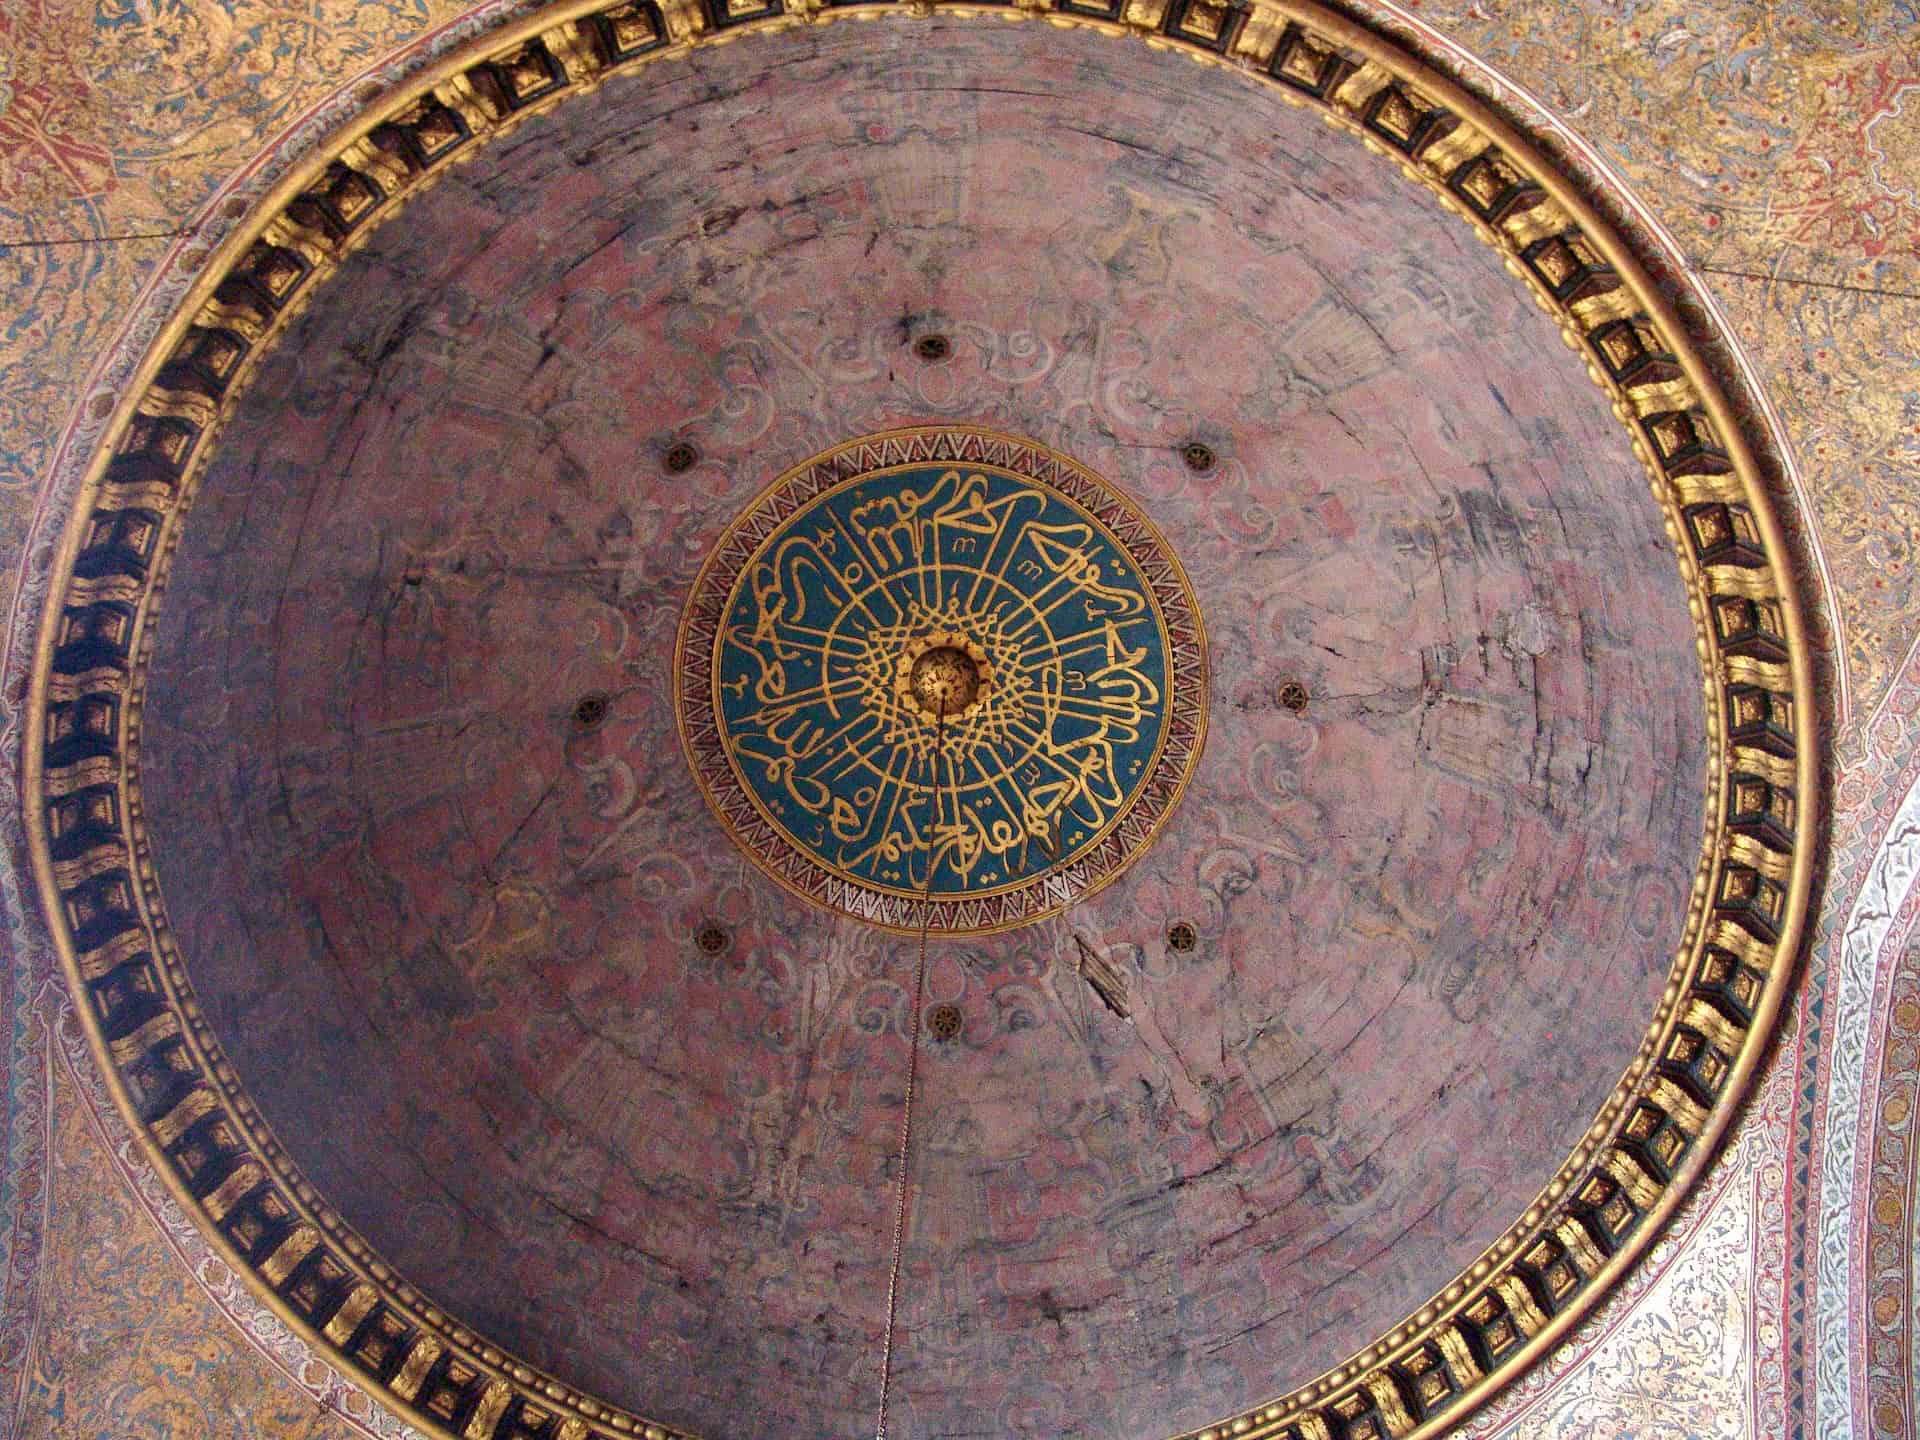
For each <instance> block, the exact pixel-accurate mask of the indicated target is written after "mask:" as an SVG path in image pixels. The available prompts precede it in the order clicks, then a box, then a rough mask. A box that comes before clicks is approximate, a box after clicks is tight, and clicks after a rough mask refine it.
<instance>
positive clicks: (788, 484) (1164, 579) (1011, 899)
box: [673, 425, 1207, 935]
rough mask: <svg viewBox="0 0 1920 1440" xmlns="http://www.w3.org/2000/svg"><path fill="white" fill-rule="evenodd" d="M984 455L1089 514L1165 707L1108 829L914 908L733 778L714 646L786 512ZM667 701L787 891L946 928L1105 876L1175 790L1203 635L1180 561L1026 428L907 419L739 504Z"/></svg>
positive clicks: (1148, 837)
mask: <svg viewBox="0 0 1920 1440" xmlns="http://www.w3.org/2000/svg"><path fill="white" fill-rule="evenodd" d="M945 462H956V463H968V464H974V465H984V466H987V467H989V468H992V469H997V470H1003V471H1008V472H1010V473H1012V474H1015V475H1021V476H1024V477H1025V478H1027V479H1028V480H1031V481H1033V482H1034V483H1035V484H1038V485H1044V486H1046V487H1047V488H1048V489H1051V490H1056V491H1058V492H1059V493H1060V494H1062V495H1064V496H1066V497H1067V498H1068V499H1069V500H1071V501H1072V502H1073V503H1074V504H1075V505H1077V506H1078V507H1080V509H1081V510H1082V511H1083V512H1084V513H1086V514H1089V515H1091V516H1093V517H1094V518H1095V519H1096V520H1098V521H1099V522H1100V524H1101V525H1102V526H1104V527H1105V528H1106V530H1107V532H1108V535H1109V537H1110V538H1112V539H1113V540H1114V541H1115V543H1117V544H1118V545H1119V546H1120V547H1121V549H1122V550H1124V551H1125V553H1126V554H1127V556H1128V558H1129V559H1131V560H1132V561H1133V563H1134V566H1135V568H1136V569H1137V570H1138V571H1139V573H1140V577H1141V580H1142V581H1143V582H1144V583H1145V585H1146V587H1147V589H1148V590H1149V591H1150V592H1151V593H1152V595H1153V605H1154V610H1155V612H1156V613H1155V621H1156V623H1157V625H1158V627H1159V630H1160V635H1161V639H1162V641H1163V643H1164V644H1165V646H1166V655H1167V680H1168V685H1167V690H1168V694H1167V700H1168V704H1167V718H1166V726H1165V729H1164V731H1163V733H1162V735H1161V740H1160V746H1159V749H1158V750H1156V751H1155V752H1154V757H1153V763H1152V765H1151V767H1150V768H1149V769H1148V771H1147V773H1146V774H1145V775H1144V776H1143V777H1141V779H1140V781H1139V782H1138V783H1137V784H1136V785H1135V786H1134V789H1133V792H1132V793H1131V794H1130V795H1129V796H1128V797H1127V801H1126V803H1125V804H1124V805H1123V806H1122V807H1121V809H1120V811H1119V813H1118V815H1117V816H1116V817H1115V818H1114V819H1112V820H1110V821H1109V822H1108V826H1107V832H1106V834H1105V835H1102V836H1100V837H1099V838H1098V839H1097V840H1096V842H1095V843H1093V844H1090V845H1088V846H1087V847H1086V849H1085V850H1084V851H1083V852H1082V853H1080V854H1078V855H1076V856H1075V857H1074V858H1073V859H1072V860H1071V862H1069V863H1067V864H1064V865H1062V866H1060V867H1059V868H1058V869H1056V870H1049V871H1047V872H1046V873H1044V874H1041V875H1037V876H1035V877H1033V878H1032V879H1030V880H1025V881H1021V882H1017V883H1014V884H1011V885H1008V886H1005V887H1004V888H1002V889H1000V890H997V891H994V892H991V893H989V894H985V895H972V896H964V897H958V898H953V899H940V900H937V901H936V902H935V903H934V904H933V905H931V906H929V907H928V908H927V913H926V914H925V915H922V913H921V903H920V900H919V898H918V897H916V896H910V895H902V894H900V893H898V892H896V891H891V890H885V889H881V888H880V887H878V886H872V885H867V884H864V883H862V882H861V881H860V880H859V879H858V878H857V877H855V876H852V875H848V874H846V873H844V872H842V871H837V870H834V869H831V868H829V867H828V866H827V865H825V864H824V863H822V862H821V861H820V859H819V858H818V857H816V856H814V855H812V854H810V853H808V852H806V851H804V850H802V849H800V848H799V847H797V846H795V845H794V844H793V842H792V840H791V839H790V838H789V837H787V836H785V835H783V834H782V833H781V832H780V831H779V830H778V829H776V828H775V826H774V825H773V824H772V823H771V822H770V821H769V819H768V817H767V816H766V815H765V814H764V813H763V812H762V810H761V809H760V807H759V806H758V805H757V804H756V802H755V801H754V800H753V798H752V797H751V795H750V794H749V793H748V790H747V788H746V787H745V786H744V785H743V784H742V783H741V776H740V773H739V770H738V767H737V764H736V762H735V761H734V760H733V759H732V757H730V756H729V755H728V753H727V749H726V743H725V741H724V740H723V738H722V737H721V734H720V727H719V725H718V723H717V720H716V715H717V707H716V705H715V694H714V685H713V677H714V663H715V650H716V644H715V641H716V639H717V635H718V631H719V627H720V617H721V615H722V614H723V613H724V612H725V610H726V605H727V597H728V595H729V593H730V592H731V591H732V589H733V586H734V583H735V580H736V577H738V575H739V574H740V572H741V570H742V569H744V568H745V567H746V565H747V562H748V561H749V560H751V559H752V558H753V554H754V551H755V550H757V549H758V548H759V546H760V543H761V542H762V541H763V540H765V539H766V537H767V536H769V535H771V534H773V533H774V532H775V531H776V530H777V529H779V527H780V526H781V525H783V524H784V523H785V522H786V521H787V520H788V519H789V518H790V517H791V516H792V515H793V514H794V513H795V512H796V511H797V510H799V509H801V508H802V507H804V506H806V505H807V504H809V503H810V502H811V501H813V500H814V499H815V498H817V497H818V496H820V495H823V494H825V493H826V492H827V491H829V490H832V489H834V488H835V487H837V486H840V485H844V484H847V483H849V482H850V481H853V480H857V479H859V478H860V477H861V476H863V475H870V474H873V473H874V472H875V471H879V470H888V469H893V468H895V467H897V466H902V465H915V464H928V463H934V464H940V463H945ZM673 676H674V687H675V692H676V693H675V696H674V711H675V719H676V721H677V722H678V726H679V730H680V743H681V745H682V747H683V748H684V749H685V750H686V752H687V762H688V763H689V764H690V765H691V766H692V767H693V773H694V776H695V778H696V779H698V780H699V782H700V790H701V793H702V794H704V795H705V796H706V797H707V803H708V804H709V805H711V806H712V807H713V811H714V815H715V817H716V818H717V819H718V820H719V821H720V824H721V826H722V827H723V828H724V829H725V830H726V832H727V834H729V835H730V836H732V837H733V841H734V843H735V844H736V845H738V846H739V847H740V848H741V850H742V851H744V852H745V853H746V854H747V855H748V856H749V857H751V858H752V860H753V862H754V863H755V864H757V865H758V866H760V868H761V869H762V870H764V871H766V873H767V874H768V875H770V876H771V877H772V878H773V879H774V880H776V881H778V882H779V883H780V884H781V885H784V886H786V887H787V888H788V889H789V890H792V891H793V892H794V893H795V894H797V895H800V896H803V897H804V898H806V899H808V900H811V901H813V902H814V903H815V904H817V905H822V906H825V907H826V908H828V909H830V910H834V911H836V912H838V913H840V914H843V915H851V916H853V917H854V918H855V919H859V920H865V921H868V922H870V923H871V924H874V925H879V926H883V927H885V928H887V929H890V930H900V931H909V932H911V931H915V930H918V929H919V927H920V925H921V923H922V921H923V920H924V921H925V922H926V924H927V927H928V928H929V929H931V930H937V931H940V932H942V933H944V934H948V935H980V934H987V933H990V932H992V931H997V930H1010V929H1012V928H1013V927H1014V926H1017V925H1025V924H1028V923H1030V922H1032V921H1034V920H1038V919H1041V918H1043V917H1044V916H1047V915H1052V914H1054V913H1056V912H1058V911H1060V910H1063V909H1065V908H1066V907H1067V906H1068V905H1073V904H1078V903H1079V902H1080V901H1082V900H1084V899H1086V898H1087V897H1088V896H1090V895H1092V894H1093V893H1094V892H1096V891H1098V890H1099V889H1100V888H1101V887H1102V886H1104V885H1107V884H1108V883H1110V882H1111V881H1113V880H1114V879H1116V878H1118V876H1119V875H1120V873H1121V871H1123V870H1125V869H1126V868H1127V866H1129V865H1131V864H1132V863H1133V862H1134V860H1136V859H1137V858H1138V857H1139V856H1140V855H1141V854H1142V853H1144V852H1145V850H1146V849H1147V847H1148V846H1149V845H1151V844H1152V843H1153V839H1154V837H1155V836H1156V835H1158V834H1159V833H1160V829H1161V827H1162V826H1163V825H1165V824H1166V821H1167V818H1168V817H1169V816H1170V815H1172V813H1173V810H1174V807H1175V806H1176V805H1177V804H1178V803H1179V801H1180V797H1181V796H1182V795H1183V794H1185V793H1186V789H1187V782H1188V781H1189V780H1190V779H1192V777H1193V769H1194V766H1195V765H1197V764H1198V763H1199V761H1200V750H1201V747H1202V746H1203V745H1204V744H1205V743H1206V734H1207V704H1206V696H1207V645H1206V639H1205V636H1204V634H1203V632H1202V629H1201V622H1200V609H1199V606H1198V605H1197V604H1196V603H1195V601H1194V598H1193V591H1192V590H1191V589H1190V588H1189V586H1188V584H1187V576H1186V572H1185V571H1184V570H1182V569H1181V568H1180V562H1179V561H1178V560H1177V559H1175V558H1174V555H1173V552H1172V550H1171V549H1170V548H1168V545H1167V542H1166V540H1165V539H1164V538H1163V537H1162V536H1161V534H1160V532H1159V531H1158V530H1156V529H1155V528H1154V526H1153V523H1152V522H1151V521H1150V520H1148V519H1147V518H1146V517H1145V516H1144V515H1142V514H1141V513H1140V512H1139V511H1138V510H1137V509H1135V508H1134V507H1133V505H1131V504H1130V503H1128V501H1127V500H1126V499H1125V498H1124V497H1123V496H1121V495H1120V494H1119V493H1118V492H1117V491H1115V490H1114V489H1113V488H1112V487H1111V486H1109V485H1107V484H1106V483H1105V482H1104V481H1102V480H1100V479H1099V478H1098V477H1097V476H1095V475H1094V474H1093V473H1092V472H1091V471H1089V470H1087V469H1086V468H1085V467H1084V466H1081V465H1078V464H1076V463H1074V462H1073V461H1072V460H1070V459H1068V458H1067V457H1066V456H1064V455H1061V454H1058V453H1057V452H1055V451H1053V450H1050V449H1048V448H1047V447H1046V446H1044V445H1040V444H1038V443H1036V442H1034V441H1031V440H1019V439H1015V438H1014V437H1012V436H1010V435H1003V434H1001V433H999V432H998V431H994V430H985V429H980V428H977V427H975V426H971V425H916V426H911V427H909V428H906V429H901V430H889V431H886V432H884V433H881V434H878V435H867V436H863V437H861V438H860V439H858V440H850V441H847V442H846V443H845V444H842V445H836V446H835V447H834V448H833V449H831V450H829V451H827V452H826V453H825V454H823V455H816V456H814V457H813V458H812V459H811V460H806V461H803V462H802V463H800V464H799V465H796V466H794V467H793V468H792V469H791V470H789V471H787V472H786V473H785V474H784V475H782V476H780V477H779V478H778V479H777V480H775V481H774V482H773V484H772V485H770V486H768V487H767V489H766V490H765V491H763V492H762V493H761V494H760V496H759V497H758V498H756V499H755V500H754V502H753V503H752V504H750V505H749V506H748V507H747V508H746V510H745V511H744V512H743V513H742V514H741V515H740V517H739V518H738V519H737V520H735V521H734V523H733V524H732V525H731V526H729V527H728V529H727V532H726V533H725V534H724V535H722V536H721V537H720V541H719V543H718V544H716V545H715V546H714V548H713V551H712V553H711V554H709V555H708V556H707V561H706V564H705V565H703V566H702V567H701V570H700V576H699V578H698V579H697V580H695V581H694V585H693V590H692V592H691V594H690V595H689V596H688V599H687V608H686V610H685V611H684V613H683V614H682V615H681V619H680V631H679V636H678V638H677V640H676V642H675V647H674V666H673Z"/></svg>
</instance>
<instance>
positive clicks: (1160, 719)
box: [714, 466, 1168, 896]
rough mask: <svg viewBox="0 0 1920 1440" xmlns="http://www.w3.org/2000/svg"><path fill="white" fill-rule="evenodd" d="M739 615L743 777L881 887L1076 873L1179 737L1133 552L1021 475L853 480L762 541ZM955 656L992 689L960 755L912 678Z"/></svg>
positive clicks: (980, 690)
mask: <svg viewBox="0 0 1920 1440" xmlns="http://www.w3.org/2000/svg"><path fill="white" fill-rule="evenodd" d="M723 617H724V618H723V621H722V624H721V625H720V627H719V631H718V634H717V638H716V641H715V651H714V691H715V695H714V698H715V703H716V708H717V710H718V712H719V718H720V723H721V728H722V732H723V735H724V739H725V744H726V748H727V753H728V756H729V758H730V759H731V761H732V763H733V765H734V767H735V769H736V771H737V772H738V774H739V776H740V779H741V781H742V783H743V784H744V785H745V786H746V788H747V790H748V791H749V792H750V793H751V794H752V795H753V796H754V798H755V800H756V802H757V804H758V805H759V807H760V809H761V811H762V813H763V814H765V815H766V816H767V817H768V818H769V819H770V820H772V821H773V822H774V823H775V824H776V825H778V826H779V827H780V828H781V830H783V831H784V832H785V833H786V835H787V836H788V837H789V839H790V840H791V841H792V842H793V843H794V844H796V845H797V846H799V847H800V848H801V849H803V850H805V851H807V852H809V853H810V854H811V855H812V856H813V857H814V858H815V859H816V860H817V861H818V862H820V863H821V864H823V865H825V866H827V867H829V869H831V870H832V871H835V872H838V873H840V874H842V875H845V876H847V877H848V878H851V879H854V880H857V881H859V882H861V883H864V884H866V885H871V886H878V887H881V888H883V889H890V890H894V891H897V892H900V893H918V892H919V891H920V890H921V889H922V888H923V887H925V886H926V885H927V883H928V876H929V870H931V876H932V888H933V892H934V893H935V894H936V895H944V896H954V895H959V894H977V893H981V892H982V891H986V890H993V889H997V888H1002V887H1005V886H1009V885H1015V884H1020V883H1024V882H1025V881H1027V880H1029V879H1031V878H1032V877H1033V876H1035V875H1039V874H1043V873H1045V872H1046V870H1047V869H1048V868H1049V867H1057V866H1059V865H1062V864H1066V863H1070V862H1071V860H1072V858H1073V856H1074V855H1076V854H1078V853H1080V852H1081V851H1083V850H1084V849H1085V848H1086V847H1087V846H1088V845H1090V844H1092V843H1094V842H1095V841H1097V840H1098V839H1099V837H1100V836H1102V835H1103V834H1104V833H1105V832H1106V830H1107V829H1108V828H1109V827H1110V826H1111V824H1112V823H1113V822H1114V821H1115V819H1116V818H1117V817H1118V816H1119V815H1120V814H1121V813H1122V812H1123V811H1124V810H1125V808H1126V807H1127V805H1128V804H1129V802H1130V800H1131V798H1132V796H1133V795H1134V794H1135V793H1136V792H1137V790H1138V788H1139V785H1140V784H1141V783H1142V781H1143V778H1144V777H1145V775H1146V774H1147V773H1148V772H1149V771H1150V770H1151V767H1152V764H1153V760H1154V757H1155V755H1156V753H1157V751H1158V748H1159V745H1160V742H1161V739H1162V736H1163V732H1164V729H1165V724H1166V710H1167V706H1166V690H1167V682H1166V676H1167V671H1168V665H1167V655H1166V639H1165V627H1164V623H1163V621H1162V618H1161V616H1160V614H1159V612H1158V610H1157V607H1156V605H1155V603H1154V601H1153V600H1152V598H1151V592H1150V591H1149V590H1148V588H1147V586H1146V585H1145V583H1144V582H1143V580H1142V578H1141V575H1140V572H1139V570H1138V567H1137V566H1136V565H1135V563H1134V561H1133V558H1132V557H1131V556H1130V555H1129V553H1128V552H1127V550H1126V549H1125V548H1124V547H1123V546H1121V545H1120V544H1119V543H1118V542H1117V541H1116V540H1115V539H1114V538H1113V536H1112V535H1111V534H1110V533H1109V532H1107V531H1106V530H1105V528H1104V527H1103V526H1101V524H1100V523H1099V522H1098V521H1097V520H1095V519H1094V518H1093V517H1092V516H1091V515H1090V514H1088V513H1087V512H1086V511H1084V510H1083V509H1081V508H1080V507H1079V506H1078V505H1076V504H1074V503H1073V502H1072V501H1071V500H1069V499H1067V498H1066V497H1065V496H1063V495H1061V494H1059V493H1058V492H1055V491H1053V490H1050V489H1049V488H1047V487H1045V486H1042V485H1038V484H1035V483H1034V482H1032V481H1030V480H1027V479H1025V478H1023V477H1020V476H1017V475H1010V474H1003V473H1001V472H999V471H997V470H993V469H987V468H974V467H961V468H955V467H946V466H922V467H908V468H905V469H901V470H895V471H891V472H883V473H880V474H875V475H869V476H864V477H861V478H860V479H858V480H856V481H854V482H852V483H850V484H847V485H844V486H841V487H839V488H837V489H834V490H831V491H829V492H827V493H826V494H824V495H821V496H819V497H818V498H817V499H816V500H814V501H813V502H812V503H811V504H809V505H807V506H805V507H803V508H801V509H800V510H799V511H797V512H796V513H795V514H794V515H792V516H791V517H790V518H789V520H788V521H787V523H786V524H784V525H783V526H781V527H780V528H779V529H777V530H776V531H775V532H774V533H773V534H771V535H770V536H769V537H768V538H767V539H766V541H765V542H764V543H763V544H762V545H761V546H760V547H759V548H758V549H757V550H756V552H755V553H754V555H753V556H752V557H751V559H750V560H749V561H748V562H747V564H746V565H745V566H744V567H743V568H742V569H741V571H740V573H739V575H738V577H737V578H736V580H735V582H734V585H733V588H732V592H731V594H730V595H729V597H728V600H727V604H726V607H725V610H724V612H723ZM936 645H937V646H941V647H945V648H948V649H951V650H952V651H953V652H954V653H955V655H956V656H958V655H962V654H964V656H965V657H968V658H967V660H966V663H967V665H968V666H969V672H968V673H969V674H974V673H977V674H978V676H979V677H980V678H979V683H978V685H977V687H973V686H970V687H969V690H968V695H969V703H968V704H966V705H965V707H964V708H962V709H960V710H958V711H957V713H953V714H949V715H947V716H946V717H945V719H944V722H942V723H944V727H945V735H944V744H943V745H942V746H941V747H939V749H938V750H937V751H936V747H935V744H934V740H935V732H936V715H935V714H934V713H931V712H929V711H928V710H927V709H926V708H925V706H924V704H922V703H921V702H919V701H917V700H916V699H915V697H914V695H913V693H912V689H911V686H910V685H909V684H908V683H907V682H908V679H909V677H910V675H911V673H912V667H913V665H914V663H915V662H916V660H918V659H919V658H920V657H921V656H922V655H924V654H926V653H927V651H928V649H929V647H930V646H936ZM936 764H938V765H939V766H940V768H941V774H940V776H939V783H938V785H937V786H936V784H935V778H936V777H935V775H934V766H935V765H936ZM936 794H937V796H938V802H937V803H938V810H939V813H937V814H936V813H933V811H934V806H935V800H934V797H935V796H936Z"/></svg>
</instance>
